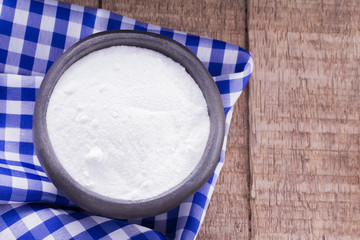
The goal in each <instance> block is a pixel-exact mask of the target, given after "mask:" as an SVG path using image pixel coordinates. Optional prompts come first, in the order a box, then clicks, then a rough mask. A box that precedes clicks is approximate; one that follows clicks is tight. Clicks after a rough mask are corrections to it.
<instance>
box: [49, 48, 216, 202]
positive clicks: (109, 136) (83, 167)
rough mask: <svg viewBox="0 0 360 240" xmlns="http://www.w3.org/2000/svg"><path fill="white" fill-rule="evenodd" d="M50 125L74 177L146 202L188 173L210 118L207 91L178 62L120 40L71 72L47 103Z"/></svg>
mask: <svg viewBox="0 0 360 240" xmlns="http://www.w3.org/2000/svg"><path fill="white" fill-rule="evenodd" d="M47 128H48V133H49V138H50V141H51V144H52V146H53V148H54V151H55V154H56V155H57V157H58V159H59V161H60V163H61V164H62V165H63V167H64V168H65V170H66V171H67V172H68V173H69V174H70V176H71V177H72V178H73V179H74V180H76V181H77V182H78V183H80V184H81V185H83V186H85V187H86V188H88V189H90V190H92V191H94V192H97V193H99V194H101V195H104V196H107V197H111V198H115V199H124V200H140V199H146V198H151V197H154V196H157V195H159V194H161V193H163V192H165V191H167V190H169V189H171V188H172V187H174V186H176V185H177V184H179V183H180V182H182V181H183V180H184V179H185V178H186V177H187V176H189V174H190V173H191V172H192V171H193V170H194V168H195V166H196V165H197V164H198V162H199V160H200V159H201V156H202V154H203V152H204V149H205V146H206V143H207V139H208V137H209V132H210V120H209V116H208V111H207V105H206V102H205V99H204V96H203V94H202V92H201V90H200V89H199V87H198V86H197V84H196V83H195V82H194V80H193V79H192V77H191V76H190V75H189V74H188V73H187V72H186V71H185V69H184V68H183V67H182V66H181V65H180V64H179V63H176V62H174V61H173V60H172V59H170V58H168V57H166V56H165V55H163V54H160V53H158V52H155V51H152V50H149V49H144V48H138V47H130V46H115V47H110V48H106V49H102V50H99V51H95V52H93V53H91V54H89V55H87V56H85V57H83V58H82V59H80V60H78V61H77V62H76V63H74V64H73V65H72V66H71V67H70V68H69V69H68V70H66V71H65V73H64V74H63V75H62V76H61V78H60V79H59V81H58V83H57V85H56V86H55V89H54V91H53V93H52V96H51V98H50V101H49V105H48V110H47Z"/></svg>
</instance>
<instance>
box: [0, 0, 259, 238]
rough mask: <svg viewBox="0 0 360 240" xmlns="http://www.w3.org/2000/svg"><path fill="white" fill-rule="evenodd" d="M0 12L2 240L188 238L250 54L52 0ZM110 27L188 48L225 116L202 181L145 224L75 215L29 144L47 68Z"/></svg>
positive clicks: (6, 6)
mask: <svg viewBox="0 0 360 240" xmlns="http://www.w3.org/2000/svg"><path fill="white" fill-rule="evenodd" d="M0 14H1V15H0V216H1V217H0V239H70V238H73V239H100V238H102V239H151V240H155V239H194V238H195V237H196V235H197V233H198V231H199V227H200V225H201V223H202V221H203V220H204V216H205V212H206V209H207V206H208V204H209V201H210V197H211V195H212V192H213V189H214V185H215V182H216V179H217V177H218V174H219V172H220V170H221V167H222V166H223V163H224V158H225V147H226V137H227V133H228V129H229V125H230V120H231V116H232V107H233V105H234V103H235V101H236V100H237V99H238V97H239V96H240V94H241V92H242V91H243V89H244V87H245V85H246V84H247V82H248V80H249V78H250V74H251V72H252V67H253V62H252V58H251V55H250V54H249V53H248V52H247V51H245V50H243V49H241V48H240V47H238V46H235V45H233V44H229V43H225V42H221V41H217V40H214V39H209V38H205V37H199V36H195V35H191V34H187V33H183V32H179V31H174V30H171V29H166V28H162V27H159V26H155V25H151V24H146V23H141V22H138V21H136V20H134V19H131V18H127V17H124V16H121V15H117V14H114V13H112V12H109V11H105V10H101V9H92V8H87V7H81V6H77V5H70V4H65V3H61V2H56V1H53V0H45V1H31V0H22V1H20V0H18V1H16V0H0ZM114 29H127V30H142V31H147V32H153V33H159V34H162V35H165V36H168V37H170V38H172V39H174V40H176V41H178V42H180V43H181V44H183V45H185V46H186V47H188V48H189V49H190V50H191V51H192V52H193V53H195V54H196V55H197V56H198V57H199V59H200V60H201V61H202V63H203V64H204V65H205V67H206V68H207V69H208V70H209V72H210V73H211V75H212V76H213V77H214V80H215V81H216V84H217V86H218V88H219V90H220V93H221V98H222V101H223V104H224V111H225V116H226V136H225V141H224V145H223V148H222V152H221V157H220V160H219V163H218V165H217V167H216V170H215V172H214V174H213V175H212V177H211V178H210V179H209V180H208V182H207V183H206V184H205V185H204V186H203V187H202V188H201V189H200V190H199V191H198V192H196V193H195V194H193V195H192V196H191V197H189V198H188V199H187V200H185V201H184V202H183V203H182V204H180V205H179V206H178V207H176V208H174V209H172V210H171V211H169V212H166V213H163V214H160V215H158V216H153V217H148V218H143V219H126V220H114V219H110V218H105V217H100V216H94V215H90V214H88V213H85V212H83V211H81V209H79V208H78V207H77V206H75V205H74V204H73V203H71V202H69V200H68V199H66V198H65V197H64V196H63V195H62V194H61V193H60V192H58V190H57V189H56V188H55V187H54V185H53V184H52V183H51V182H50V180H49V179H48V178H47V176H46V174H45V173H44V171H43V169H42V168H41V166H40V164H39V161H38V159H37V158H36V154H35V153H34V147H33V143H32V132H31V131H32V114H33V110H34V104H35V98H36V94H37V91H38V88H39V86H40V84H41V81H42V78H43V76H44V74H45V73H46V71H47V70H48V69H49V68H50V66H51V65H52V64H53V63H54V61H55V60H56V59H57V58H58V57H59V56H60V55H61V54H62V53H63V52H64V51H65V50H66V49H67V48H69V47H70V46H72V45H73V44H74V43H76V42H77V41H79V40H80V39H82V38H84V37H86V36H88V35H90V34H93V33H96V32H100V31H105V30H114Z"/></svg>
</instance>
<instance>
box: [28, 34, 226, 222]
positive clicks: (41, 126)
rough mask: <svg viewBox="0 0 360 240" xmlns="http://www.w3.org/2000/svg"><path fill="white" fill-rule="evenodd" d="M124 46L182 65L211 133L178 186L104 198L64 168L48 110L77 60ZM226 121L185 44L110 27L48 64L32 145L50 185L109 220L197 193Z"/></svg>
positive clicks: (161, 208) (154, 210)
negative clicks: (137, 195)
mask: <svg viewBox="0 0 360 240" xmlns="http://www.w3.org/2000/svg"><path fill="white" fill-rule="evenodd" d="M116 45H127V46H136V47H142V48H148V49H151V50H154V51H157V52H160V53H162V54H164V55H166V56H168V57H170V58H172V59H173V60H174V61H176V62H178V63H180V64H181V65H182V66H183V67H185V69H186V71H187V72H188V73H189V74H190V75H191V76H192V78H193V79H194V81H195V82H196V83H197V85H198V86H199V88H200V89H201V91H202V93H203V95H204V98H205V101H206V104H207V107H208V113H209V117H210V134H209V138H208V141H207V145H206V148H205V151H204V153H203V155H202V158H201V159H200V161H199V163H198V164H197V166H196V167H195V169H194V170H193V172H192V173H191V174H190V175H189V176H188V177H187V178H186V179H185V180H184V181H182V182H181V183H180V184H178V185H177V186H175V187H173V188H172V189H170V190H168V191H167V192H164V193H163V194H160V195H158V196H156V197H153V198H148V199H143V200H136V201H131V200H121V199H114V198H109V197H105V196H103V195H100V194H98V193H96V192H93V191H90V190H88V189H87V188H85V187H83V186H82V185H80V184H79V183H77V182H76V181H75V180H74V179H73V178H72V177H71V176H70V175H69V174H68V173H67V171H66V170H65V169H64V168H63V167H62V165H61V164H60V162H59V160H58V159H57V157H56V155H55V152H54V149H53V147H52V145H51V142H50V139H49V136H48V132H47V126H46V111H47V106H48V103H49V100H50V97H51V94H52V91H53V89H54V88H55V85H56V83H57V81H58V80H59V78H60V77H61V75H62V74H63V73H64V72H65V71H66V70H67V69H68V68H69V67H70V66H71V65H72V64H73V63H75V62H76V61H77V60H79V59H80V58H82V57H84V56H86V55H88V54H89V53H91V52H93V51H97V50H100V49H103V48H107V47H111V46H116ZM224 131H225V119H224V111H223V106H222V101H221V97H220V94H219V91H218V89H217V87H216V85H215V83H214V81H213V79H212V77H211V75H210V74H209V73H208V71H207V70H206V69H205V67H204V66H203V65H202V63H201V62H200V60H199V59H198V58H197V57H196V56H195V55H194V54H193V53H192V52H190V51H189V50H188V49H187V48H185V47H184V46H183V45H181V44H179V43H177V42H175V41H174V40H172V39H170V38H167V37H164V36H161V35H158V34H153V33H146V32H139V31H122V30H118V31H108V32H102V33H98V34H94V35H91V36H89V37H87V38H85V39H83V40H81V41H80V42H78V43H77V44H75V45H74V46H72V47H71V48H70V49H68V50H67V51H66V52H65V53H64V54H63V55H62V56H61V57H60V58H59V59H58V60H57V61H56V62H55V63H54V64H53V65H52V67H51V68H50V70H49V71H48V73H47V74H46V75H45V78H44V80H43V82H42V84H41V87H40V89H39V92H38V96H37V100H36V105H35V112H34V123H33V139H34V146H35V151H36V153H37V156H38V158H39V161H40V163H41V165H42V167H43V168H44V170H45V172H46V173H47V175H48V177H49V178H50V180H51V181H52V182H53V183H54V185H55V186H56V187H57V188H58V189H59V190H60V191H61V192H62V193H63V194H64V195H65V196H66V197H67V198H68V199H69V200H71V201H72V202H74V203H75V204H77V205H78V206H79V207H81V208H83V209H85V210H87V211H89V212H91V213H94V214H98V215H103V216H107V217H112V218H137V217H147V216H152V215H156V214H160V213H162V212H166V211H168V210H171V209H172V208H174V207H176V206H177V205H179V204H180V203H181V202H182V201H183V200H185V199H186V198H187V197H189V196H190V195H191V194H192V193H194V192H196V191H197V190H198V189H199V188H200V187H201V186H202V185H203V184H205V182H206V181H207V180H208V179H209V178H210V176H211V174H212V173H213V171H214V169H215V167H216V164H217V162H218V160H219V157H220V153H221V148H222V144H223V139H224Z"/></svg>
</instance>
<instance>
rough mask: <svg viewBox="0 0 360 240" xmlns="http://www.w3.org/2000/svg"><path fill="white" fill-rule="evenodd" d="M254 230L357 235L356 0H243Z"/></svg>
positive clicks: (263, 234)
mask: <svg viewBox="0 0 360 240" xmlns="http://www.w3.org/2000/svg"><path fill="white" fill-rule="evenodd" d="M249 5H250V6H249V12H250V19H249V45H250V51H251V52H252V54H253V55H254V59H255V72H254V74H253V76H252V79H251V83H250V98H249V105H250V160H251V181H252V184H251V197H252V199H251V212H252V218H251V219H252V222H251V237H252V239H343V240H345V239H360V147H359V144H360V135H359V133H360V118H359V114H360V113H359V110H360V81H359V80H360V73H359V72H360V48H359V42H360V31H359V23H360V17H359V16H360V7H359V5H358V1H356V0H352V1H312V0H303V1H287V0H268V1H249Z"/></svg>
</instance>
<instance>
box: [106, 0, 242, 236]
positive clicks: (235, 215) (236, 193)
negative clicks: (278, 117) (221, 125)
mask: <svg viewBox="0 0 360 240" xmlns="http://www.w3.org/2000/svg"><path fill="white" fill-rule="evenodd" d="M102 7H103V8H105V9H108V10H111V11H114V12H117V13H119V14H122V15H125V16H128V17H132V18H135V19H137V20H139V21H143V22H148V23H152V24H157V25H161V26H163V27H168V28H172V29H176V30H180V31H186V32H190V33H193V34H198V35H203V36H207V37H211V38H217V39H219V40H223V41H229V42H232V43H234V44H238V45H240V46H243V47H244V46H246V39H247V36H246V11H245V7H246V3H245V0H241V1H235V0H228V1H221V0H218V1H213V0H205V1H197V0H180V1H170V0H167V1H164V0H151V1H145V0H135V1H134V0H121V1H114V0H103V1H102ZM248 147H249V145H248V94H247V92H246V91H245V92H244V93H243V94H242V96H241V97H240V101H239V102H238V103H237V105H236V106H235V109H234V113H233V121H232V124H231V127H230V136H229V139H228V145H227V148H228V151H227V154H226V163H225V165H224V168H223V170H222V173H221V174H220V177H219V180H218V182H217V185H216V188H215V190H214V195H213V198H212V200H211V202H210V206H209V209H208V212H207V216H206V218H205V221H204V224H203V225H202V228H201V230H200V234H199V236H198V239H239V240H241V239H248V237H249V231H248V229H249V203H248V184H247V179H248V174H249V171H248V168H249V165H248Z"/></svg>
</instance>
